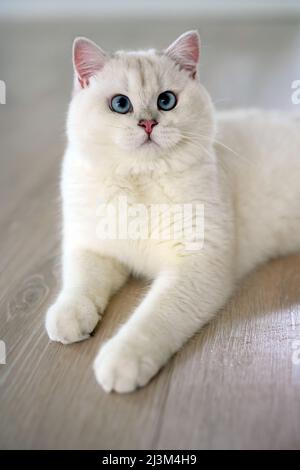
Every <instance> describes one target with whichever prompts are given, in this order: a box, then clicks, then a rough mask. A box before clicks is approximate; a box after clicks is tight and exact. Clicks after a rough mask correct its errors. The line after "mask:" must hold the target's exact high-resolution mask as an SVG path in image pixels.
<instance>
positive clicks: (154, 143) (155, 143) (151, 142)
mask: <svg viewBox="0 0 300 470" xmlns="http://www.w3.org/2000/svg"><path fill="white" fill-rule="evenodd" d="M149 145H151V146H153V145H155V146H157V147H159V145H158V143H157V142H155V140H153V139H151V137H150V135H149V136H148V137H146V139H145V140H144V142H143V143H142V144H141V147H144V146H149Z"/></svg>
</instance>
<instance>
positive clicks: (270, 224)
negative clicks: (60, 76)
mask: <svg viewBox="0 0 300 470" xmlns="http://www.w3.org/2000/svg"><path fill="white" fill-rule="evenodd" d="M199 44H200V43H199V37H198V33H197V32H195V31H191V32H187V33H185V34H183V35H182V36H180V37H179V38H178V39H177V40H176V41H175V42H174V43H173V44H172V45H171V46H170V47H169V48H168V49H166V50H165V51H163V52H157V51H155V50H150V51H146V52H143V51H141V52H140V51H139V52H122V51H121V52H117V53H115V54H113V55H108V54H106V53H105V52H104V51H103V50H102V49H100V48H99V47H98V46H96V45H95V44H94V43H93V42H91V41H89V40H87V39H84V38H78V39H76V40H75V43H74V55H73V60H74V68H75V86H74V95H73V98H72V101H71V104H70V109H69V115H68V121H67V131H68V141H69V143H68V148H67V151H66V154H65V158H64V163H63V172H62V185H61V188H62V196H63V219H64V233H63V234H64V236H63V285H62V290H61V293H60V294H59V296H58V299H57V300H56V302H55V304H54V305H53V306H52V307H51V308H50V309H49V311H48V313H47V318H46V328H47V331H48V334H49V337H50V338H51V339H52V340H54V341H60V342H62V343H72V342H75V341H81V340H83V339H85V338H88V337H89V335H90V333H91V332H92V331H93V330H94V328H95V326H96V324H97V323H98V321H99V320H100V318H101V315H102V313H103V312H104V310H105V308H106V306H107V303H108V301H109V299H110V297H111V296H112V294H113V293H115V292H116V291H117V290H118V289H119V288H120V287H121V286H122V285H123V284H124V283H125V281H126V279H127V277H128V275H129V274H130V273H132V274H134V275H138V276H144V277H146V278H148V279H151V280H153V281H154V282H153V285H152V287H151V289H150V291H149V292H148V294H147V295H146V296H145V298H144V299H143V301H142V302H141V304H140V305H139V306H138V307H137V308H136V310H135V311H134V312H133V314H132V316H131V317H130V319H129V321H127V323H125V324H124V325H123V326H122V327H121V328H120V330H119V331H118V333H117V334H116V335H115V336H114V337H113V338H112V339H110V340H109V341H108V342H107V343H106V344H105V345H104V346H103V347H102V349H101V350H100V352H99V354H98V356H97V358H96V360H95V363H94V369H95V374H96V377H97V380H98V382H99V383H100V384H101V385H102V387H103V388H104V389H105V390H106V391H108V392H109V391H112V390H115V391H117V392H130V391H132V390H134V389H136V388H137V387H139V386H143V385H145V384H146V383H147V382H148V381H149V380H150V379H151V377H153V376H154V375H155V374H156V373H157V371H158V370H159V369H160V368H161V367H162V366H163V364H165V362H166V361H167V360H168V359H169V358H170V356H171V355H172V354H174V353H175V352H176V351H177V350H178V349H179V348H180V347H181V346H182V345H183V344H184V343H185V342H186V341H187V339H188V338H190V337H191V336H192V335H193V334H194V333H196V332H197V331H198V330H199V329H200V328H201V327H202V326H203V325H204V324H205V323H206V322H207V321H208V320H210V319H211V318H212V317H213V316H214V315H216V314H217V312H218V310H219V309H220V308H221V307H222V306H224V304H225V303H226V301H227V300H228V298H229V296H230V295H231V294H232V292H233V290H234V287H235V284H236V282H237V281H238V280H239V279H240V278H241V277H242V276H243V275H245V274H246V273H247V272H249V270H251V269H253V268H254V267H255V266H256V265H257V264H258V263H262V262H263V261H265V260H267V259H268V258H270V257H275V256H278V255H284V254H286V253H290V252H293V251H296V250H299V249H300V217H299V216H300V121H299V118H297V116H296V114H295V115H292V114H283V113H273V112H261V111H256V110H251V111H235V112H227V113H219V114H216V113H215V111H214V109H213V106H212V102H211V100H210V97H209V95H208V93H207V92H206V90H205V89H204V88H203V86H202V85H201V84H200V82H199V79H198V74H197V64H198V59H199V47H200V46H199ZM297 119H298V120H297ZM120 197H126V198H127V201H128V204H129V206H133V205H134V204H137V203H139V204H143V205H144V207H147V208H149V207H150V205H151V204H170V203H171V204H177V205H180V204H188V203H190V204H195V203H199V204H203V206H204V230H205V231H204V244H203V247H202V249H198V250H187V248H186V244H185V240H183V239H182V240H178V239H177V240H174V239H173V240H172V239H169V240H168V239H166V240H155V239H153V238H151V237H149V238H148V239H143V238H137V239H136V240H134V239H126V238H123V239H105V237H101V235H100V236H99V231H97V224H98V223H99V204H100V205H102V206H103V204H110V205H112V206H113V207H114V206H117V205H118V201H119V199H120ZM194 222H195V220H194V216H193V217H192V222H191V223H192V224H193V223H194ZM170 224H171V222H170Z"/></svg>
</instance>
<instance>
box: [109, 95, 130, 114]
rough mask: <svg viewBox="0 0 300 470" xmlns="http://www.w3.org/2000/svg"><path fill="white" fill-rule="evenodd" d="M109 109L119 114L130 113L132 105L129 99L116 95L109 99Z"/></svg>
mask: <svg viewBox="0 0 300 470" xmlns="http://www.w3.org/2000/svg"><path fill="white" fill-rule="evenodd" d="M110 107H111V109H112V110H113V111H115V112H116V113H120V114H126V113H129V111H132V104H131V101H130V99H129V98H128V97H127V96H125V95H116V96H114V97H113V98H112V99H111V102H110Z"/></svg>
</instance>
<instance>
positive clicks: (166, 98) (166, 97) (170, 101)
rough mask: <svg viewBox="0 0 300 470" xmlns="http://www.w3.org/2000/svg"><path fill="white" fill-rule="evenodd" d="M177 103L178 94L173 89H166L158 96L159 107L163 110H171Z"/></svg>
mask: <svg viewBox="0 0 300 470" xmlns="http://www.w3.org/2000/svg"><path fill="white" fill-rule="evenodd" d="M176 104H177V98H176V95H175V94H174V93H173V92H172V91H164V92H163V93H161V94H160V95H159V97H158V98H157V107H158V109H160V110H161V111H171V109H173V108H175V106H176Z"/></svg>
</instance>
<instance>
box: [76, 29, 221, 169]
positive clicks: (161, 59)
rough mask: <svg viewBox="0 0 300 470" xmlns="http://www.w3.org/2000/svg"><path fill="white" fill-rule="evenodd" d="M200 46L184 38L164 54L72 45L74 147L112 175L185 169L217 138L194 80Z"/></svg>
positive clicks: (192, 37) (192, 34) (83, 42)
mask: <svg viewBox="0 0 300 470" xmlns="http://www.w3.org/2000/svg"><path fill="white" fill-rule="evenodd" d="M199 56H200V40H199V35H198V33H197V32H196V31H189V32H187V33H185V34H183V35H181V36H180V37H179V38H178V39H177V40H176V41H175V42H173V43H172V44H171V45H170V46H169V47H168V48H167V49H165V50H163V51H155V50H148V51H138V52H124V51H119V52H116V53H114V54H108V53H106V52H104V51H103V50H102V49H101V48H100V47H98V46H97V45H96V44H95V43H93V42H92V41H90V40H88V39H86V38H77V39H76V40H75V41H74V46H73V64H74V72H75V76H74V93H73V98H72V101H71V105H70V111H69V118H68V135H69V140H70V142H71V144H75V145H77V146H79V147H80V149H81V153H82V154H85V155H87V156H89V158H91V159H92V160H93V162H94V164H97V163H98V162H100V161H101V162H102V163H104V160H106V164H108V163H111V164H114V165H115V167H116V169H118V168H122V171H128V172H132V173H139V172H145V171H149V170H153V169H155V168H160V169H162V168H167V167H168V165H172V164H173V165H175V164H176V163H177V164H180V165H188V164H189V163H190V162H191V161H192V160H194V159H195V158H198V157H199V150H200V151H201V148H202V147H203V146H204V147H205V148H207V147H208V146H209V144H210V143H211V141H212V136H213V133H214V119H213V110H212V104H211V100H210V98H209V95H208V94H207V92H206V90H205V89H204V88H203V86H202V85H201V84H200V81H199V79H198V70H197V67H198V62H199Z"/></svg>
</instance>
